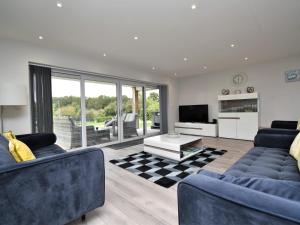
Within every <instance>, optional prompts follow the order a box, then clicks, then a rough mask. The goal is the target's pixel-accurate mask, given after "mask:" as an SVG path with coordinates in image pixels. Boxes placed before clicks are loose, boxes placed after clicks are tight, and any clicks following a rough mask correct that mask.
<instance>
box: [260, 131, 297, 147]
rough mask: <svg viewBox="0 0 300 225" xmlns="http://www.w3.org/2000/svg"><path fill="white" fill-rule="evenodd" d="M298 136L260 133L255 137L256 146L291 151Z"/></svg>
mask: <svg viewBox="0 0 300 225" xmlns="http://www.w3.org/2000/svg"><path fill="white" fill-rule="evenodd" d="M296 136H297V135H296V134H295V135H287V134H264V133H259V134H257V135H256V136H255V139H254V146H255V147H266V148H281V149H290V147H291V145H292V143H293V141H294V139H295V137H296Z"/></svg>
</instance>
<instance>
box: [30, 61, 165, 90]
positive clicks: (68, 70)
mask: <svg viewBox="0 0 300 225" xmlns="http://www.w3.org/2000/svg"><path fill="white" fill-rule="evenodd" d="M29 65H32V66H42V67H48V68H51V69H53V70H57V72H59V71H63V72H66V73H73V74H74V73H75V74H78V75H89V76H95V77H99V76H100V77H103V78H110V79H120V80H125V81H131V82H143V83H145V84H149V85H167V84H164V83H154V82H149V81H143V80H136V79H132V78H128V77H120V76H115V75H108V74H102V73H95V72H89V71H85V70H77V69H71V68H65V67H59V66H53V65H48V64H43V63H36V62H29Z"/></svg>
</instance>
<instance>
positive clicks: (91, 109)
mask: <svg viewBox="0 0 300 225" xmlns="http://www.w3.org/2000/svg"><path fill="white" fill-rule="evenodd" d="M85 105H86V137H87V145H88V146H91V145H97V144H103V143H108V142H113V141H117V140H118V130H117V129H118V126H117V123H118V115H117V85H116V84H114V83H108V82H97V81H85Z"/></svg>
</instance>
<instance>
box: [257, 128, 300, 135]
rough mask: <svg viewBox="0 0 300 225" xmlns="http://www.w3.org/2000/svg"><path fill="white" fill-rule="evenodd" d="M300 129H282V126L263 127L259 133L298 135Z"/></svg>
mask: <svg viewBox="0 0 300 225" xmlns="http://www.w3.org/2000/svg"><path fill="white" fill-rule="evenodd" d="M299 132H300V131H299V130H292V129H282V128H263V129H260V130H258V132H257V134H287V135H297V134H298V133H299Z"/></svg>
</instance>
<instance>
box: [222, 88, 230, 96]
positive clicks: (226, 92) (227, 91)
mask: <svg viewBox="0 0 300 225" xmlns="http://www.w3.org/2000/svg"><path fill="white" fill-rule="evenodd" d="M229 94H230V90H229V89H223V90H222V95H229Z"/></svg>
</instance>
